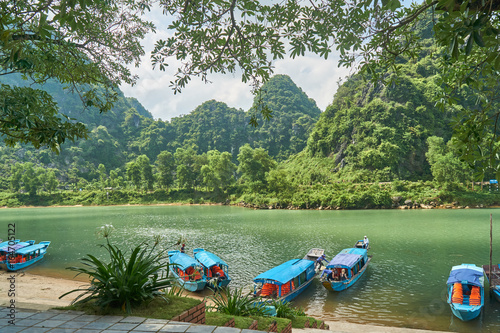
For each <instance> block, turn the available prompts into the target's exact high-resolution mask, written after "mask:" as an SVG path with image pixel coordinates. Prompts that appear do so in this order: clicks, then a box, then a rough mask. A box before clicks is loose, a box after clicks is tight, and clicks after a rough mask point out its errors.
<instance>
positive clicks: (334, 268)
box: [321, 248, 371, 291]
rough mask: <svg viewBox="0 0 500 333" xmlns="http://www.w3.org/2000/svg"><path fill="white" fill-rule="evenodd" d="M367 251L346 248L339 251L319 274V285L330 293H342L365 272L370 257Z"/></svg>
mask: <svg viewBox="0 0 500 333" xmlns="http://www.w3.org/2000/svg"><path fill="white" fill-rule="evenodd" d="M367 252H368V250H367V249H360V248H348V249H343V250H342V251H340V252H339V253H338V254H337V255H336V256H335V257H334V258H333V259H332V260H331V261H330V262H329V263H328V265H326V268H325V270H324V271H323V273H322V274H321V283H322V284H323V286H324V287H325V288H326V289H327V290H330V291H342V290H345V289H347V288H349V287H350V286H352V285H353V284H355V283H356V282H357V281H358V280H359V278H360V277H361V276H363V274H364V273H365V272H366V269H367V267H368V264H369V263H370V260H371V256H368V254H367Z"/></svg>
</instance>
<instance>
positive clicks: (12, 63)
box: [0, 0, 154, 151]
mask: <svg viewBox="0 0 500 333" xmlns="http://www.w3.org/2000/svg"><path fill="white" fill-rule="evenodd" d="M148 9H149V7H148V1H142V0H119V1H109V0H58V1H56V0H54V1H47V0H24V1H1V2H0V75H2V76H5V75H10V74H13V73H21V74H23V75H24V77H25V78H29V79H31V80H32V81H30V82H34V83H39V84H42V83H44V82H46V81H47V80H49V79H57V80H59V81H60V82H61V83H63V84H65V85H66V87H67V88H68V89H69V90H70V91H73V92H77V93H78V94H79V95H80V97H81V99H82V102H83V103H84V105H85V106H86V107H97V108H98V109H99V110H100V111H101V112H103V111H107V110H109V109H110V108H111V106H112V103H113V102H114V101H115V99H116V96H117V92H116V91H115V88H116V87H117V86H118V84H119V83H121V82H126V83H130V84H132V83H134V81H135V79H136V78H135V77H134V76H132V75H131V73H130V71H129V69H128V68H127V65H129V64H138V63H139V60H140V56H141V55H143V54H144V51H143V49H142V46H141V45H140V40H141V39H142V38H143V37H144V36H145V34H146V33H147V32H148V31H151V30H152V29H153V28H154V27H153V25H152V24H151V23H149V22H147V21H145V20H144V19H143V14H144V12H145V10H148ZM98 86H99V87H104V88H105V89H104V90H103V89H102V88H98ZM0 134H2V135H3V138H4V141H5V142H6V143H7V144H9V145H14V144H15V143H16V142H22V143H28V142H30V143H33V145H34V146H35V147H36V148H39V147H41V146H48V147H50V148H51V149H53V150H55V151H57V150H58V147H59V145H60V144H61V143H63V142H65V140H66V139H70V140H73V141H74V140H75V139H78V138H82V137H86V136H87V130H86V129H85V126H84V125H83V124H81V123H75V122H74V121H72V120H71V119H69V118H67V117H65V116H63V115H62V114H60V113H59V112H58V107H57V104H56V103H55V102H54V101H53V99H52V98H51V96H50V95H48V94H45V93H43V92H42V91H41V90H38V89H35V88H32V87H29V86H27V87H12V86H9V85H4V84H2V85H1V86H0Z"/></svg>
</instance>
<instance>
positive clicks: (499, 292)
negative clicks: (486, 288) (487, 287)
mask: <svg viewBox="0 0 500 333" xmlns="http://www.w3.org/2000/svg"><path fill="white" fill-rule="evenodd" d="M492 292H493V297H495V299H496V300H497V302H500V286H496V287H495V289H493V290H492Z"/></svg>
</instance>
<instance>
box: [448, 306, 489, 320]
mask: <svg viewBox="0 0 500 333" xmlns="http://www.w3.org/2000/svg"><path fill="white" fill-rule="evenodd" d="M450 308H451V312H453V314H454V315H455V316H456V317H457V318H458V319H460V320H462V321H469V320H472V319H475V318H477V317H478V316H479V315H480V314H481V310H482V309H483V306H482V305H478V306H474V307H471V308H470V309H459V308H457V307H455V306H454V304H450ZM473 308H474V309H473Z"/></svg>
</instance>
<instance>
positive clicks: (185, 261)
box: [168, 251, 200, 270]
mask: <svg viewBox="0 0 500 333" xmlns="http://www.w3.org/2000/svg"><path fill="white" fill-rule="evenodd" d="M168 257H169V259H170V263H171V264H177V265H179V266H178V267H179V268H181V269H182V270H186V268H188V267H191V266H200V264H199V263H198V262H197V261H196V260H194V259H193V258H191V257H190V256H188V255H187V254H185V253H182V252H180V251H169V252H168Z"/></svg>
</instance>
